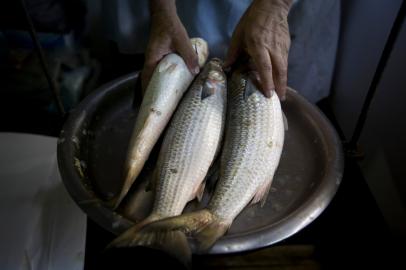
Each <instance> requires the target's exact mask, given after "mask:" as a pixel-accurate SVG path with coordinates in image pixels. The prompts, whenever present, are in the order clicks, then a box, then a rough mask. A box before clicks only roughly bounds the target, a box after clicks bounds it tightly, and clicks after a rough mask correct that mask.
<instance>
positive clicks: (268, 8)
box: [224, 0, 292, 100]
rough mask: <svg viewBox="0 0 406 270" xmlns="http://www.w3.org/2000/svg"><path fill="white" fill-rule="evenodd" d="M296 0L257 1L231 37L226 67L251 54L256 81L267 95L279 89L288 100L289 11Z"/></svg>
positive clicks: (282, 97)
mask: <svg viewBox="0 0 406 270" xmlns="http://www.w3.org/2000/svg"><path fill="white" fill-rule="evenodd" d="M291 3H292V0H254V1H253V3H252V4H251V6H250V7H249V8H248V9H247V11H246V12H245V13H244V15H243V16H242V18H241V20H240V22H239V23H238V25H237V27H236V29H235V30H234V33H233V36H232V38H231V44H230V48H229V50H228V54H227V57H226V60H225V63H224V67H225V68H227V67H230V66H231V65H232V64H234V63H235V62H236V60H237V59H238V57H240V56H241V54H242V53H246V54H247V55H248V56H249V57H250V62H251V67H250V68H251V69H253V75H254V82H255V83H256V85H257V86H258V87H259V89H260V90H261V91H262V93H263V94H264V95H265V96H266V97H271V95H272V91H273V90H275V91H276V93H277V94H278V96H279V98H281V99H282V100H284V99H285V94H286V87H287V70H288V53H289V47H290V35H289V25H288V19H287V17H288V13H289V8H290V6H291Z"/></svg>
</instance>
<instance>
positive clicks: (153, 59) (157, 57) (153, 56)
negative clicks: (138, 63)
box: [141, 44, 171, 93]
mask: <svg viewBox="0 0 406 270" xmlns="http://www.w3.org/2000/svg"><path fill="white" fill-rule="evenodd" d="M170 52H171V50H170V48H169V46H168V45H165V46H164V45H161V46H155V45H154V44H150V45H148V47H147V50H146V53H145V62H144V67H143V69H142V72H141V86H142V91H143V93H145V91H146V89H147V86H148V83H149V81H150V80H151V77H152V74H153V73H154V70H155V68H156V66H157V65H158V63H159V62H160V61H161V60H162V58H163V57H164V56H165V55H167V54H168V53H170Z"/></svg>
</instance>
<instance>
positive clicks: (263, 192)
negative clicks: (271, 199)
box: [251, 179, 272, 207]
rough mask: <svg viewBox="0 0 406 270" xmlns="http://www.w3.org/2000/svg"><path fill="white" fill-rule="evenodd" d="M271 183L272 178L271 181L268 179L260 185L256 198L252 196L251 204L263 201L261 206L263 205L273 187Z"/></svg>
mask: <svg viewBox="0 0 406 270" xmlns="http://www.w3.org/2000/svg"><path fill="white" fill-rule="evenodd" d="M271 185H272V179H271V180H270V181H266V182H265V183H263V184H262V185H261V186H259V187H258V189H257V192H256V193H255V195H254V198H252V201H251V204H256V203H258V202H261V207H263V206H264V205H265V202H266V199H267V197H268V193H269V190H270V189H271Z"/></svg>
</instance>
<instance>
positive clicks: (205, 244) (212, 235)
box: [195, 219, 231, 252]
mask: <svg viewBox="0 0 406 270" xmlns="http://www.w3.org/2000/svg"><path fill="white" fill-rule="evenodd" d="M230 225H231V223H227V222H223V221H221V220H218V219H214V220H213V221H212V222H211V223H210V224H208V225H207V226H206V227H204V228H203V229H202V230H201V231H200V232H198V233H197V234H196V236H195V238H196V241H197V250H198V252H206V251H208V250H209V249H210V248H211V247H212V246H213V245H214V243H216V241H217V240H218V239H219V238H220V237H221V236H223V235H224V234H225V233H226V232H227V231H228V229H229V228H230Z"/></svg>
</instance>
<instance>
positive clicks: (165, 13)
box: [141, 7, 199, 92]
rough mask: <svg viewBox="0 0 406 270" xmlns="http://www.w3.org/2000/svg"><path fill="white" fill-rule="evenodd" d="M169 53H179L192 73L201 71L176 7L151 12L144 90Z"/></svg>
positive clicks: (142, 81) (142, 77) (143, 72)
mask: <svg viewBox="0 0 406 270" xmlns="http://www.w3.org/2000/svg"><path fill="white" fill-rule="evenodd" d="M169 53H177V54H179V55H180V56H181V57H182V58H183V60H184V61H185V63H186V65H187V67H188V68H189V70H190V72H191V73H192V74H195V75H196V74H198V73H199V64H198V58H197V55H196V53H195V51H194V49H193V46H192V44H191V43H190V39H189V36H188V34H187V32H186V29H185V27H184V26H183V24H182V22H181V21H180V19H179V17H178V15H177V14H176V8H175V7H173V8H165V9H160V10H156V11H154V12H151V31H150V37H149V41H148V45H147V49H146V52H145V63H144V68H143V70H142V73H141V83H142V90H143V92H145V90H146V88H147V86H148V83H149V81H150V79H151V77H152V74H153V72H154V69H155V67H156V66H157V64H158V63H159V61H161V59H162V58H163V57H164V56H165V55H167V54H169Z"/></svg>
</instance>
